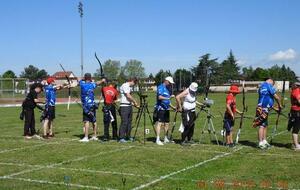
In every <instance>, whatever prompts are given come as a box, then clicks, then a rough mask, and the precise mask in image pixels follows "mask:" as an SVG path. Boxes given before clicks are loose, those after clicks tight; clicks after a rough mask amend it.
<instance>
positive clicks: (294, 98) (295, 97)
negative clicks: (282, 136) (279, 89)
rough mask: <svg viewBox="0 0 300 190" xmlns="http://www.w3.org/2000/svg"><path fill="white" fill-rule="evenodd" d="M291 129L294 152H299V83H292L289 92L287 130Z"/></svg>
mask: <svg viewBox="0 0 300 190" xmlns="http://www.w3.org/2000/svg"><path fill="white" fill-rule="evenodd" d="M291 129H292V138H293V142H294V146H295V150H297V151H300V145H299V141H298V133H299V129H300V82H296V83H294V85H293V87H292V92H291V111H290V117H289V124H288V130H289V131H290V130H291Z"/></svg>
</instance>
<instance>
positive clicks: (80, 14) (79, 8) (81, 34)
mask: <svg viewBox="0 0 300 190" xmlns="http://www.w3.org/2000/svg"><path fill="white" fill-rule="evenodd" d="M78 12H79V16H80V42H81V65H80V68H81V77H83V30H82V17H83V4H82V2H81V1H79V4H78Z"/></svg>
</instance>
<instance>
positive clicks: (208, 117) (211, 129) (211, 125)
mask: <svg viewBox="0 0 300 190" xmlns="http://www.w3.org/2000/svg"><path fill="white" fill-rule="evenodd" d="M200 111H204V112H205V113H206V120H205V123H204V126H203V128H202V131H201V136H200V139H199V143H201V140H202V138H203V136H204V131H205V129H207V131H208V134H209V138H210V141H211V140H212V138H211V132H212V133H213V135H214V137H215V140H216V142H217V145H219V140H218V137H217V135H216V130H215V127H214V123H213V120H212V118H215V117H214V116H213V115H212V114H211V112H210V109H209V108H208V109H204V108H201V110H200Z"/></svg>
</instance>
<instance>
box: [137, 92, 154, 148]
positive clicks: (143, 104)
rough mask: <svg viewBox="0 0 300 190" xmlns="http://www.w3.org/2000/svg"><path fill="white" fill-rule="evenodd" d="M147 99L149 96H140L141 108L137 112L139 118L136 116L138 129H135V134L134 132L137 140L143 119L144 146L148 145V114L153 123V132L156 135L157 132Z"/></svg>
mask: <svg viewBox="0 0 300 190" xmlns="http://www.w3.org/2000/svg"><path fill="white" fill-rule="evenodd" d="M146 98H147V95H140V104H141V106H140V108H139V110H138V112H137V116H136V119H135V123H136V128H135V132H134V136H133V139H134V140H135V138H136V133H137V130H138V128H139V127H140V122H141V119H142V117H143V125H144V144H146V114H147V115H148V117H149V119H150V122H151V125H152V127H153V130H154V132H155V134H156V131H155V128H154V125H153V120H152V118H151V115H150V112H149V109H148V102H147V100H146Z"/></svg>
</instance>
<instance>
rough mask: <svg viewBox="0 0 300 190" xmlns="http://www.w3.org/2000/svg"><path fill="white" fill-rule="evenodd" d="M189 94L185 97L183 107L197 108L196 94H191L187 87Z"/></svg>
mask: <svg viewBox="0 0 300 190" xmlns="http://www.w3.org/2000/svg"><path fill="white" fill-rule="evenodd" d="M186 91H187V92H188V94H187V95H186V96H185V97H184V100H183V109H184V110H192V109H195V108H196V96H195V95H191V93H190V90H189V89H186Z"/></svg>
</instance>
